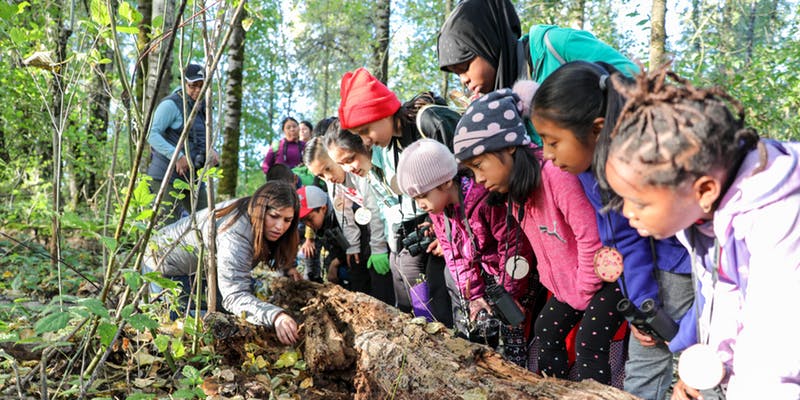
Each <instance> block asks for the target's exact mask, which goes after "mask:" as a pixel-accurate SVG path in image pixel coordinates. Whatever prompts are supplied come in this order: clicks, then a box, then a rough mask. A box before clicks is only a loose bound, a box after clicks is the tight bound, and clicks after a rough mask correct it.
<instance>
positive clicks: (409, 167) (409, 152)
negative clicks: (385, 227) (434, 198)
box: [397, 139, 458, 197]
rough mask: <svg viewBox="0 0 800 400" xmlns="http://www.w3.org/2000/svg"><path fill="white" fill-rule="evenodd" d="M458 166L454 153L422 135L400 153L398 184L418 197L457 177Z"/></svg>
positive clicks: (409, 193) (406, 191)
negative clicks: (421, 137)
mask: <svg viewBox="0 0 800 400" xmlns="http://www.w3.org/2000/svg"><path fill="white" fill-rule="evenodd" d="M457 170H458V162H456V159H455V157H453V153H451V152H450V149H448V148H447V146H445V145H443V144H441V143H439V142H437V141H435V140H433V139H420V140H417V141H416V142H414V143H411V145H410V146H408V147H406V149H405V150H403V152H402V153H401V154H400V161H399V162H398V163H397V184H398V185H399V186H400V190H402V191H403V193H405V194H406V195H408V196H410V197H417V196H419V195H421V194H425V193H428V192H430V191H431V190H433V189H434V188H436V187H437V186H439V185H441V184H443V183H445V182H447V181H449V180H451V179H453V177H455V176H456V172H457Z"/></svg>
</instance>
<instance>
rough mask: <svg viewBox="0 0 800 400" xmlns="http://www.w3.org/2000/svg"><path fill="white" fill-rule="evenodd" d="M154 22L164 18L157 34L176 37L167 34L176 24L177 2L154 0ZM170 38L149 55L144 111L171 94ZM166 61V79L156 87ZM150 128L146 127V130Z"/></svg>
mask: <svg viewBox="0 0 800 400" xmlns="http://www.w3.org/2000/svg"><path fill="white" fill-rule="evenodd" d="M152 1H153V8H152V16H151V18H152V20H153V21H155V20H157V19H158V17H162V18H163V19H162V21H163V22H162V24H161V26H158V27H155V26H154V27H153V29H155V30H156V31H157V32H164V33H165V34H166V35H176V34H177V32H167V30H169V29H172V25H173V24H174V23H175V8H176V5H175V0H152ZM168 39H169V37H168V36H165V37H164V40H163V41H161V42H160V43H159V44H158V45H156V46H153V47H152V49H151V51H150V53H148V54H147V80H146V87H145V92H144V101H143V102H142V106H143V108H142V110H149V109H150V103H151V102H153V101H155V102H158V101H159V100H160V99H162V98H164V97H165V96H167V94H169V85H170V82H172V68H170V66H171V65H172V53H171V52H170V51H169V50H170V49H168V48H167V43H169V40H168ZM164 59H166V62H165V65H167V68H166V71H164V79H163V80H162V81H161V82H160V84H159V85H158V87H156V83H157V82H156V81H157V80H158V68H159V66H161V64H162V60H164ZM147 129H149V127H145V130H147Z"/></svg>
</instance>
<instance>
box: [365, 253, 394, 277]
mask: <svg viewBox="0 0 800 400" xmlns="http://www.w3.org/2000/svg"><path fill="white" fill-rule="evenodd" d="M367 268H372V269H374V270H375V272H377V273H379V274H381V275H386V273H387V272H389V253H383V254H373V255H371V256H369V260H367Z"/></svg>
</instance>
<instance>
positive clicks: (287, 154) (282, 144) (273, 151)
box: [261, 138, 306, 174]
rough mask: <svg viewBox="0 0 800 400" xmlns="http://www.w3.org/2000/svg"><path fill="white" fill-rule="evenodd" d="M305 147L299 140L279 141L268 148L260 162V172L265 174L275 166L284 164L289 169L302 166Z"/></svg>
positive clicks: (284, 139)
mask: <svg viewBox="0 0 800 400" xmlns="http://www.w3.org/2000/svg"><path fill="white" fill-rule="evenodd" d="M305 146H306V142H303V141H301V140H298V141H296V142H290V141H287V140H286V138H283V139H281V140H280V141H279V142H278V143H275V144H273V145H272V146H270V147H269V150H268V151H267V155H266V156H265V157H264V161H262V162H261V170H262V171H264V173H265V174H266V173H267V172H268V171H269V169H270V168H272V166H273V165H275V164H286V166H287V167H289V168H294V167H296V166H298V165H300V164H302V163H303V149H304V148H305Z"/></svg>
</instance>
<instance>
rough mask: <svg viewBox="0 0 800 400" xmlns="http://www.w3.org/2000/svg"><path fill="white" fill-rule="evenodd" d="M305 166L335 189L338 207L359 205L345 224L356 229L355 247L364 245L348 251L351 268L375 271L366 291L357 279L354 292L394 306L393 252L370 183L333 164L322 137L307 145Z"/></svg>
mask: <svg viewBox="0 0 800 400" xmlns="http://www.w3.org/2000/svg"><path fill="white" fill-rule="evenodd" d="M303 163H305V164H306V165H308V168H309V171H311V172H312V173H313V174H314V175H316V176H318V177H320V178H322V179H324V180H325V182H326V184H327V186H328V187H330V188H331V193H330V194H331V196H332V197H333V198H335V199H337V200H335V201H334V203H336V202H338V201H341V202H343V203H347V204H350V206H351V207H352V205H353V204H355V207H357V208H358V209H357V210H356V211H355V214H353V213H352V212H350V213H348V214H351V215H350V217H349V218H347V219H348V220H347V221H345V224H346V225H347V226H350V227H354V228H355V236H352V237H350V236H349V235H348V240H350V242H351V243H360V246H357V247H356V249H355V250H357V252H352V251H351V250H350V249H348V256H347V257H348V264H349V265H350V267H351V268H353V267H354V266H356V267H357V269H359V270H360V269H361V268H363V267H364V266H366V270H365V271H364V272H368V270H371V271H369V274H367V275H366V276H364V279H363V282H362V283H363V287H362V286H361V285H355V284H356V283H357V282H355V276H353V283H354V286H355V287H354V288H355V289H356V290H359V291H363V292H364V293H369V294H371V295H372V296H374V297H376V298H378V299H381V300H383V301H385V302H387V303H388V304H392V305H393V304H394V292H393V290H392V282H391V279H392V277H391V275H387V274H388V272H389V253H388V252H389V248H388V247H387V244H386V236H385V234H384V224H383V219H381V216H380V210H379V209H378V206H377V203H376V201H375V196H374V194H372V193H371V190H370V189H369V184H368V183H367V182H366V179H364V178H361V177H357V176H354V175H353V174H349V173H346V172H345V171H344V170H343V169H342V167H341V166H339V165H338V164H336V163H335V162H334V161H333V160H331V158H330V157H329V156H328V152H327V151H326V150H325V145H324V139H323V138H322V137H314V138H312V139H311V141H309V142H308V143H307V144H306V148H305V150H304V151H303ZM339 199H340V200H339ZM351 211H352V210H351ZM366 256H369V258H366ZM352 275H355V274H352Z"/></svg>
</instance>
